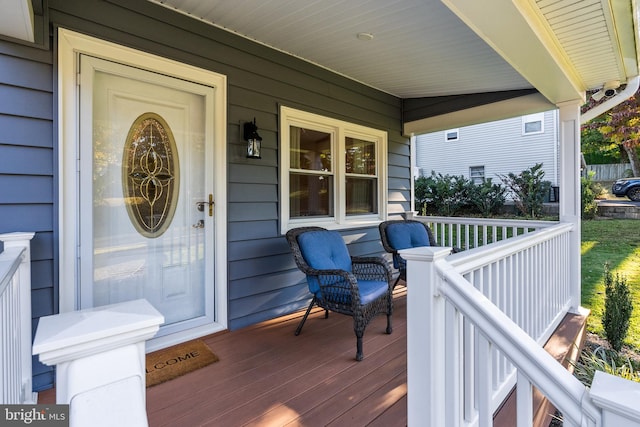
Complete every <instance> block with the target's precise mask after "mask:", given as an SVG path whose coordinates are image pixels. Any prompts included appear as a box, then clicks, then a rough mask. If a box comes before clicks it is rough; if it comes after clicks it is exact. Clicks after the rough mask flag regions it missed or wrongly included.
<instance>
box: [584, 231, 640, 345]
mask: <svg viewBox="0 0 640 427" xmlns="http://www.w3.org/2000/svg"><path fill="white" fill-rule="evenodd" d="M581 252H582V305H583V306H584V307H587V308H589V309H591V316H590V317H589V321H588V323H587V328H588V330H589V331H590V332H594V333H597V334H598V335H600V336H602V337H604V331H603V329H602V323H601V319H602V314H603V310H604V264H605V263H609V266H610V269H611V272H612V274H613V276H614V277H615V275H616V273H618V274H620V275H621V276H624V277H626V279H627V284H628V285H629V288H630V290H631V295H632V298H633V302H634V309H633V313H632V315H631V325H630V327H629V333H628V334H627V339H626V340H625V343H626V344H628V345H630V346H631V347H633V348H634V349H635V350H636V351H640V220H637V219H636V220H634V219H603V220H591V221H582V250H581Z"/></svg>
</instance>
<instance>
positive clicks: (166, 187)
mask: <svg viewBox="0 0 640 427" xmlns="http://www.w3.org/2000/svg"><path fill="white" fill-rule="evenodd" d="M179 176H180V169H179V162H178V151H177V149H176V142H175V139H174V137H173V133H172V132H171V129H170V128H169V125H168V124H167V122H166V121H165V120H164V119H163V118H162V117H160V116H159V115H158V114H155V113H144V114H142V115H141V116H139V117H138V118H137V119H136V120H135V121H134V122H133V124H132V125H131V128H130V129H129V133H128V135H127V140H126V142H125V144H124V152H123V155H122V193H123V196H124V201H125V206H126V207H127V213H128V214H129V219H130V220H131V223H132V224H133V226H134V227H135V228H136V230H137V231H138V232H139V233H140V234H142V235H143V236H145V237H148V238H155V237H159V236H161V235H162V234H163V233H164V232H165V231H166V230H167V228H168V227H169V225H170V224H171V220H172V219H173V215H174V213H175V211H176V203H177V201H178V189H179Z"/></svg>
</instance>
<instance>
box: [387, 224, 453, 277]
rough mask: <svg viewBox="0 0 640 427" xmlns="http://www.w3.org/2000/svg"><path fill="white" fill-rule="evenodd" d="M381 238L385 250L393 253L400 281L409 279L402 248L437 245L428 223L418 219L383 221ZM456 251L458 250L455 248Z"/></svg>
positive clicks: (394, 264)
mask: <svg viewBox="0 0 640 427" xmlns="http://www.w3.org/2000/svg"><path fill="white" fill-rule="evenodd" d="M378 229H379V230H380V238H381V239H382V246H383V247H384V250H385V251H387V252H389V253H390V254H392V256H393V266H394V267H395V268H396V269H397V270H398V272H399V274H398V278H397V279H396V281H395V282H394V284H393V287H394V288H395V286H396V285H397V284H398V281H400V280H403V281H405V282H406V281H407V261H405V260H404V259H403V258H402V257H401V256H400V255H399V254H398V251H399V250H400V249H407V248H416V247H419V246H436V240H435V239H434V238H433V233H432V232H431V229H430V228H429V226H428V225H427V224H425V223H424V222H421V221H416V220H411V219H407V220H390V221H383V222H381V223H380V224H379V225H378ZM454 252H457V251H455V250H454Z"/></svg>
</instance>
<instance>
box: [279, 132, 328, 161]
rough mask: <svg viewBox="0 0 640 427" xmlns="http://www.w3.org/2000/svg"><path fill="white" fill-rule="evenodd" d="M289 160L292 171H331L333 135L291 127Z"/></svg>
mask: <svg viewBox="0 0 640 427" xmlns="http://www.w3.org/2000/svg"><path fill="white" fill-rule="evenodd" d="M289 129H290V135H291V137H290V139H291V141H290V145H289V152H290V155H289V158H290V159H291V160H290V165H289V166H290V167H291V168H292V169H305V170H312V171H329V172H330V171H331V134H329V133H327V132H320V131H317V130H312V129H305V128H300V127H297V126H291V127H290V128H289Z"/></svg>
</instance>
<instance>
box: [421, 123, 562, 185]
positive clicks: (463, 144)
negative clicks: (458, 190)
mask: <svg viewBox="0 0 640 427" xmlns="http://www.w3.org/2000/svg"><path fill="white" fill-rule="evenodd" d="M558 141H559V137H558V110H549V111H545V112H542V113H535V114H529V115H526V116H520V117H514V118H509V119H505V120H497V121H494V122H487V123H481V124H477V125H472V126H465V127H461V128H456V129H447V130H444V131H438V132H432V133H427V134H422V135H418V136H416V137H415V153H416V155H415V165H414V166H415V168H414V175H415V177H418V176H429V175H431V171H435V172H436V173H441V174H442V175H456V176H459V175H462V176H464V177H466V178H469V179H472V180H473V181H474V182H475V183H476V184H478V183H481V182H482V180H483V179H485V178H492V180H493V182H494V183H498V182H501V180H500V178H499V176H498V175H506V174H508V173H509V172H513V173H515V174H518V173H520V172H522V171H523V170H525V169H528V168H530V167H532V166H534V165H535V164H536V163H542V165H543V169H544V172H545V175H544V178H545V180H547V181H550V182H551V185H552V186H557V185H558V181H559V177H558V162H559V160H558Z"/></svg>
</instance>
